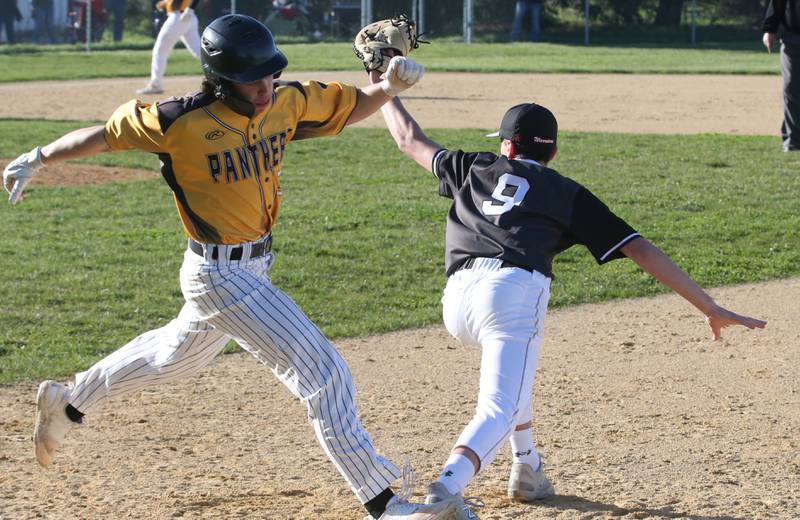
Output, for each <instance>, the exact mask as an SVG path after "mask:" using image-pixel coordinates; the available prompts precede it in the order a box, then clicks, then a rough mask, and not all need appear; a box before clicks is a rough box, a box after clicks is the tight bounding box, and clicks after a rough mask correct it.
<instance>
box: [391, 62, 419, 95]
mask: <svg viewBox="0 0 800 520" xmlns="http://www.w3.org/2000/svg"><path fill="white" fill-rule="evenodd" d="M424 74H425V67H423V66H422V65H421V64H419V63H417V62H416V61H414V60H411V59H408V58H406V57H404V56H395V57H394V58H392V60H391V61H390V62H389V66H388V67H387V69H386V72H384V73H383V76H381V77H382V78H383V81H381V88H382V89H383V91H384V92H386V94H387V95H389V96H396V95H398V94H399V93H400V92H403V91H404V90H406V89H408V88H411V87H412V86H413V85H414V84H416V83H417V82H418V81H419V80H420V79H422V76H423V75H424Z"/></svg>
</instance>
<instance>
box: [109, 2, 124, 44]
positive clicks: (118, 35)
mask: <svg viewBox="0 0 800 520" xmlns="http://www.w3.org/2000/svg"><path fill="white" fill-rule="evenodd" d="M106 7H107V8H108V11H109V12H110V13H111V14H112V15H114V41H115V42H120V41H122V32H123V31H124V30H125V14H126V12H127V10H128V0H106Z"/></svg>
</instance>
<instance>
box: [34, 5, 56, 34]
mask: <svg viewBox="0 0 800 520" xmlns="http://www.w3.org/2000/svg"><path fill="white" fill-rule="evenodd" d="M31 7H32V8H33V23H34V25H35V34H34V37H33V38H34V41H35V42H36V43H51V44H52V43H56V40H55V37H54V35H53V0H31Z"/></svg>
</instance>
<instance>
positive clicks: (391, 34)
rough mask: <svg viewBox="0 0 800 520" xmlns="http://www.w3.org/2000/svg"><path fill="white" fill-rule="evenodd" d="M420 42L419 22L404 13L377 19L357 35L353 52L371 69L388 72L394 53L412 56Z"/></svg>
mask: <svg viewBox="0 0 800 520" xmlns="http://www.w3.org/2000/svg"><path fill="white" fill-rule="evenodd" d="M420 43H427V42H423V41H422V40H419V39H418V38H417V24H416V23H414V21H413V20H410V19H409V18H408V16H406V15H404V14H401V15H399V16H397V17H395V18H389V19H388V20H380V21H378V22H373V23H371V24H369V25H367V26H366V27H364V28H363V29H361V30H360V31H358V34H357V35H356V39H355V41H354V42H353V52H354V53H355V54H356V57H357V58H358V59H359V60H361V62H362V63H363V64H364V68H365V69H366V70H367V72H370V71H373V70H377V71H379V72H381V73H383V72H386V67H388V66H389V60H391V59H392V56H408V53H410V52H411V51H412V50H414V49H416V48H418V47H419V44H420Z"/></svg>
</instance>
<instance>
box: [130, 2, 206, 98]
mask: <svg viewBox="0 0 800 520" xmlns="http://www.w3.org/2000/svg"><path fill="white" fill-rule="evenodd" d="M198 1H199V0H160V1H159V2H158V3H157V4H156V9H158V10H160V11H167V19H166V20H164V23H163V24H162V25H161V30H159V31H158V36H156V43H155V45H153V59H152V62H151V63H150V82H149V83H148V84H147V85H145V86H144V87H143V88H140V89H139V90H137V91H136V93H137V94H139V95H143V94H161V93H163V92H164V86H163V81H164V74H166V72H167V58H168V57H169V55H170V54H171V53H172V49H173V48H174V47H175V44H176V43H178V40H181V41H182V42H183V44H184V45H185V46H186V50H188V51H189V53H190V54H191V55H192V56H194V57H195V58H197V59H198V60H199V59H200V34H199V33H198V22H197V15H196V14H195V13H194V8H195V6H196V5H197V3H198Z"/></svg>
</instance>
